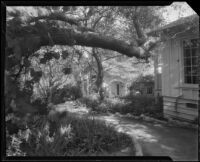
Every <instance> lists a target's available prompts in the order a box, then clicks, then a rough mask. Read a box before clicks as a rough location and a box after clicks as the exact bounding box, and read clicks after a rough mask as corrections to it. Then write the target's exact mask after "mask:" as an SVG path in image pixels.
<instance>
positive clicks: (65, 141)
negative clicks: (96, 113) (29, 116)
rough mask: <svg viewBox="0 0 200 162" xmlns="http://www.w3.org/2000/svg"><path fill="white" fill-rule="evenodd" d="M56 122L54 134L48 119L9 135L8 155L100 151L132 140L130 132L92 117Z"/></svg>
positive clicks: (124, 144) (110, 151) (74, 154)
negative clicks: (37, 126)
mask: <svg viewBox="0 0 200 162" xmlns="http://www.w3.org/2000/svg"><path fill="white" fill-rule="evenodd" d="M45 121H46V120H45ZM56 123H57V126H56V127H57V128H58V129H56V130H55V132H54V133H53V134H52V135H50V134H51V130H50V129H51V122H48V121H47V122H44V126H43V127H42V128H41V129H34V128H30V129H26V130H24V131H19V132H18V133H15V134H14V135H12V136H7V138H11V139H8V143H7V155H8V156H24V155H26V156H80V155H91V154H95V155H100V154H102V153H104V152H109V153H112V152H114V151H118V150H119V149H121V148H123V147H125V146H126V147H127V146H131V145H132V144H133V143H132V140H131V138H130V137H129V136H127V135H125V134H123V133H117V132H116V131H115V130H114V128H112V127H111V126H107V125H106V124H105V123H102V122H100V121H96V120H93V119H87V118H85V119H80V118H76V117H73V116H71V115H68V116H67V117H66V116H63V117H62V118H59V121H56ZM11 141H12V142H11ZM14 142H15V144H14ZM131 147H132V146H131Z"/></svg>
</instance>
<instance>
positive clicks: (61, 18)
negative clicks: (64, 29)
mask: <svg viewBox="0 0 200 162" xmlns="http://www.w3.org/2000/svg"><path fill="white" fill-rule="evenodd" d="M42 19H44V20H55V21H63V22H66V23H68V24H70V25H76V26H77V27H78V28H79V29H80V30H82V31H94V30H93V29H91V28H86V27H83V26H81V24H80V21H84V20H87V18H85V19H74V18H70V17H67V16H65V15H64V14H63V13H51V14H49V15H45V16H38V17H32V18H31V19H29V20H28V23H32V22H37V21H39V20H42Z"/></svg>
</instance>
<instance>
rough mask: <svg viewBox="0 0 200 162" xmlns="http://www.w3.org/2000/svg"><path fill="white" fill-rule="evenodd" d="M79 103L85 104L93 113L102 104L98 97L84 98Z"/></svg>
mask: <svg viewBox="0 0 200 162" xmlns="http://www.w3.org/2000/svg"><path fill="white" fill-rule="evenodd" d="M79 101H80V102H81V103H82V104H85V105H86V106H87V107H88V108H91V110H93V111H95V110H96V109H97V107H98V105H99V104H100V101H99V98H98V97H97V95H93V96H87V97H83V98H81V99H79Z"/></svg>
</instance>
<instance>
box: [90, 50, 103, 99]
mask: <svg viewBox="0 0 200 162" xmlns="http://www.w3.org/2000/svg"><path fill="white" fill-rule="evenodd" d="M92 52H93V56H94V58H95V60H96V62H97V68H98V73H97V80H96V86H97V89H98V93H99V96H100V100H103V99H104V94H103V85H102V84H103V66H102V63H101V60H100V59H99V56H98V55H97V53H96V51H95V49H94V48H93V49H92Z"/></svg>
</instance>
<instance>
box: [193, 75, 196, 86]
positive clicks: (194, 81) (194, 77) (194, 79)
mask: <svg viewBox="0 0 200 162" xmlns="http://www.w3.org/2000/svg"><path fill="white" fill-rule="evenodd" d="M192 83H194V84H197V76H196V75H194V76H192Z"/></svg>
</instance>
